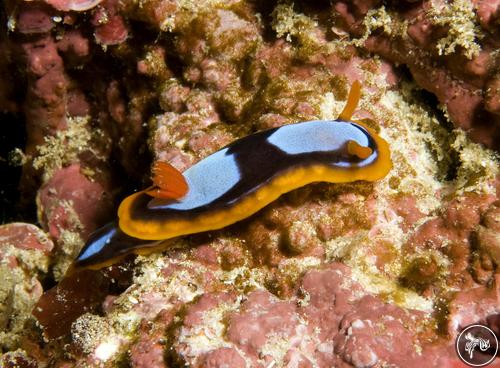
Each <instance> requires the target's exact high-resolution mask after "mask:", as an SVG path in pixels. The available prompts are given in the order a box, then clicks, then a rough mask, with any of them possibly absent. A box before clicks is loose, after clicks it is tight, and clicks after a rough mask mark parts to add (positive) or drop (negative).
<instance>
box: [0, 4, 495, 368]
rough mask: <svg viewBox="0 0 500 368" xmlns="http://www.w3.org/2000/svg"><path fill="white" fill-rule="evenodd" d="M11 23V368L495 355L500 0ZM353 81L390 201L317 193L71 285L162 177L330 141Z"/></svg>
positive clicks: (15, 10)
mask: <svg viewBox="0 0 500 368" xmlns="http://www.w3.org/2000/svg"><path fill="white" fill-rule="evenodd" d="M1 6H2V10H1V13H0V19H1V22H0V49H1V50H2V53H0V76H1V77H0V116H1V117H2V121H3V122H4V125H3V127H4V129H5V133H3V134H5V135H6V136H7V137H9V135H10V134H14V133H12V132H15V134H16V137H17V135H18V134H19V131H21V130H23V129H24V128H25V132H26V134H25V137H24V138H25V139H24V141H23V142H22V144H19V145H18V146H17V147H16V148H15V149H14V148H12V150H11V151H10V152H8V155H7V153H5V157H4V153H3V151H2V156H1V157H0V163H2V165H3V164H4V162H9V163H10V164H11V165H18V166H19V165H20V166H22V174H20V175H19V176H14V177H9V178H8V180H10V181H9V182H12V181H15V182H16V184H17V182H19V188H18V194H19V198H16V199H15V200H10V201H9V203H10V202H13V201H15V202H16V207H15V213H10V214H9V216H6V217H5V218H7V219H12V218H14V219H16V220H18V221H17V222H9V223H6V224H4V225H2V226H0V273H1V278H2V282H1V283H0V366H3V367H30V368H31V367H33V368H35V367H47V366H50V367H58V368H69V367H89V366H90V367H122V366H123V367H153V368H155V367H158V368H160V367H180V366H188V367H205V368H208V367H268V368H271V367H290V368H291V367H302V368H305V367H319V368H323V367H387V366H391V367H421V366H426V367H462V366H463V363H462V362H461V361H460V359H459V357H458V356H457V354H456V353H455V348H454V344H455V338H456V337H457V335H458V334H459V333H460V331H461V330H462V329H463V328H464V327H465V326H467V325H470V324H473V323H481V324H485V325H487V326H489V327H490V328H491V329H492V330H494V331H495V332H496V333H497V334H499V333H500V176H499V156H498V150H499V149H500V146H499V144H500V92H499V88H500V74H499V73H500V61H499V60H500V57H499V53H498V50H499V40H500V37H499V36H500V10H499V9H500V3H499V1H496V0H491V1H480V0H474V1H467V0H450V1H444V0H422V1H410V0H408V1H400V2H395V1H380V0H366V1H358V0H356V1H355V0H353V1H347V0H346V1H318V2H312V1H309V2H308V1H284V2H276V1H270V2H266V1H261V0H252V1H250V0H230V1H220V0H203V1H198V2H195V1H191V0H150V1H136V0H121V1H117V0H44V1H42V0H38V1H16V0H6V1H5V2H3V3H2V4H1ZM355 80H359V81H360V82H361V83H362V85H363V90H362V96H361V101H360V104H359V106H358V108H357V110H356V111H355V115H354V117H355V118H356V119H365V120H364V121H365V122H367V124H369V125H370V127H372V128H373V129H375V130H376V131H377V132H378V133H379V134H380V135H381V136H382V137H383V138H384V139H386V140H387V141H388V142H389V144H390V147H391V157H392V161H393V168H392V170H391V172H390V173H389V174H388V175H387V176H386V177H385V178H384V179H382V180H379V181H377V182H373V183H371V182H353V183H348V184H326V183H315V184H311V185H308V186H306V187H303V188H300V189H297V190H295V191H293V192H290V193H287V194H285V195H283V196H282V197H280V198H279V199H278V200H276V201H275V202H273V203H272V204H270V205H269V206H267V207H265V208H264V209H263V210H261V211H260V212H258V213H257V214H255V215H253V216H251V217H249V218H248V219H246V220H244V221H241V222H239V223H237V224H234V225H232V226H229V227H227V228H225V229H221V230H218V231H211V232H207V233H202V234H194V235H191V236H186V237H182V238H177V239H172V240H169V243H168V244H169V246H168V249H167V250H166V251H165V252H163V253H155V254H151V255H148V256H137V257H128V258H127V259H125V260H123V261H122V262H120V263H118V264H116V265H113V266H110V267H106V268H105V269H103V270H98V271H90V270H87V271H84V272H81V273H78V274H73V275H67V276H66V277H64V275H65V272H66V270H67V269H68V267H69V266H70V264H71V261H72V260H73V259H74V258H75V256H76V255H77V254H78V252H79V251H80V249H81V248H82V246H83V244H84V242H85V240H86V239H87V237H88V236H89V234H90V233H91V232H92V231H94V230H96V229H97V228H98V227H99V226H101V225H103V224H105V223H106V222H108V221H111V220H114V219H115V217H116V208H117V206H118V204H119V202H120V200H121V199H122V198H123V197H124V196H125V195H127V194H129V193H131V192H132V191H134V190H138V189H141V188H143V187H146V186H147V185H149V183H150V164H151V162H152V161H154V160H163V161H167V162H169V163H170V164H171V165H173V166H174V167H175V168H177V169H178V170H180V171H184V170H186V169H187V168H189V167H190V166H191V165H193V164H194V163H196V162H197V161H199V160H200V159H202V158H204V157H206V156H207V155H209V154H210V153H212V152H214V151H216V150H218V149H219V148H221V147H223V146H225V145H226V144H228V143H230V142H232V141H233V140H235V139H237V138H239V137H242V136H245V135H247V134H249V133H252V132H255V131H259V130H263V129H267V128H272V127H278V126H281V125H284V124H289V123H294V122H298V121H305V120H317V119H335V118H336V117H337V116H338V114H339V113H340V111H341V110H342V108H343V106H344V104H345V101H346V99H347V93H348V91H349V88H350V85H351V84H352V83H353V82H354V81H355ZM23 122H24V123H25V127H21V128H20V127H19V125H20V124H21V125H22V123H23ZM13 125H15V126H13ZM2 139H3V138H2ZM13 141H16V142H17V141H22V140H18V139H17V138H16V139H15V140H14V139H13ZM2 167H3V166H2ZM13 172H15V171H13ZM221 175H224V173H221ZM5 180H7V178H5ZM9 193H10V192H9ZM1 203H7V202H6V201H2V202H1ZM35 207H36V217H37V222H36V223H35V220H33V221H31V222H33V223H29V222H30V221H29V219H30V218H34V217H35V211H34V210H33V208H35ZM9 208H10V207H9ZM12 208H14V207H12ZM12 211H14V210H12ZM12 211H11V212H12ZM16 211H17V212H16ZM2 212H3V210H2ZM16 216H17V217H16ZM493 364H497V365H498V364H500V360H499V359H498V358H496V359H495V361H494V363H493ZM492 366H494V365H492Z"/></svg>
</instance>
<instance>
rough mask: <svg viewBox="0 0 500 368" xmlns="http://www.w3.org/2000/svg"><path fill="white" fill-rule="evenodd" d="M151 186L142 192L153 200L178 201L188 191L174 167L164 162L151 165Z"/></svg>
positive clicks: (183, 179)
mask: <svg viewBox="0 0 500 368" xmlns="http://www.w3.org/2000/svg"><path fill="white" fill-rule="evenodd" d="M152 172H153V186H152V187H150V188H148V189H146V190H145V191H144V192H145V193H146V194H147V195H150V196H151V197H154V198H162V199H180V198H182V197H184V196H185V195H186V193H187V192H188V190H189V187H188V184H187V182H186V179H185V178H184V176H183V175H182V173H181V172H180V171H179V170H177V169H176V168H175V167H173V166H172V165H170V164H169V163H167V162H165V161H156V162H155V163H154V165H153V170H152Z"/></svg>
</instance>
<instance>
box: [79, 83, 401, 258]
mask: <svg viewBox="0 0 500 368" xmlns="http://www.w3.org/2000/svg"><path fill="white" fill-rule="evenodd" d="M360 94H361V85H360V84H359V82H354V83H353V85H352V88H351V91H350V92H349V96H348V101H347V104H346V106H345V108H344V110H343V111H342V113H341V114H340V115H339V117H338V118H337V119H336V120H327V121H323V120H317V121H307V122H300V123H295V124H289V125H284V126H282V127H279V128H274V129H269V130H265V131H260V132H257V133H254V134H251V135H248V136H246V137H243V138H240V139H238V140H236V141H234V142H233V143H231V144H229V145H228V146H226V147H224V148H222V149H220V150H219V151H217V152H215V153H213V154H211V155H209V156H208V157H206V158H204V159H202V160H201V161H199V162H198V163H196V164H195V165H193V166H192V167H190V168H189V169H187V170H186V171H185V172H184V173H182V174H181V173H180V172H178V171H176V170H175V169H174V168H173V167H172V166H170V165H168V164H166V163H156V164H155V166H154V169H153V184H154V185H153V187H150V188H148V189H145V190H143V191H140V192H137V193H135V194H132V195H130V196H129V197H127V198H125V199H124V200H123V202H122V203H121V204H120V207H119V209H118V223H117V224H116V223H111V224H108V225H106V226H104V227H103V228H101V229H99V230H98V231H97V232H96V233H94V234H92V236H91V237H90V239H89V240H88V241H87V243H86V245H85V246H84V248H83V249H82V251H81V253H80V255H79V256H78V257H77V259H76V260H75V264H74V266H75V267H86V268H100V267H102V266H105V265H109V264H112V263H114V262H115V261H116V260H117V259H119V258H121V257H123V256H124V255H127V254H130V253H136V254H145V253H150V252H153V251H159V250H165V249H166V248H168V242H167V243H166V244H165V243H163V244H162V241H164V240H167V239H171V238H174V237H178V236H182V235H188V234H194V233H199V232H203V231H208V230H215V229H220V228H223V227H225V226H228V225H231V224H233V223H235V222H237V221H240V220H243V219H245V218H247V217H249V216H250V215H252V214H254V213H256V212H257V211H259V210H260V209H261V208H263V207H265V206H266V205H268V204H269V203H271V202H272V201H274V200H276V199H277V198H278V197H279V196H281V195H282V194H283V193H286V192H289V191H291V190H293V189H296V188H299V187H302V186H304V185H307V184H309V183H312V182H331V183H344V182H352V181H356V180H367V181H375V180H378V179H380V178H382V177H384V176H385V175H386V174H387V173H388V172H389V170H390V169H391V166H392V163H391V159H390V152H389V146H388V144H387V142H386V141H385V140H384V139H382V138H381V137H380V136H379V135H378V134H377V133H376V132H375V131H374V130H373V129H371V128H370V127H368V126H367V125H366V124H364V123H363V122H362V121H355V120H351V116H352V114H353V112H354V110H355V108H356V106H357V103H358V101H359V97H360Z"/></svg>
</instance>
